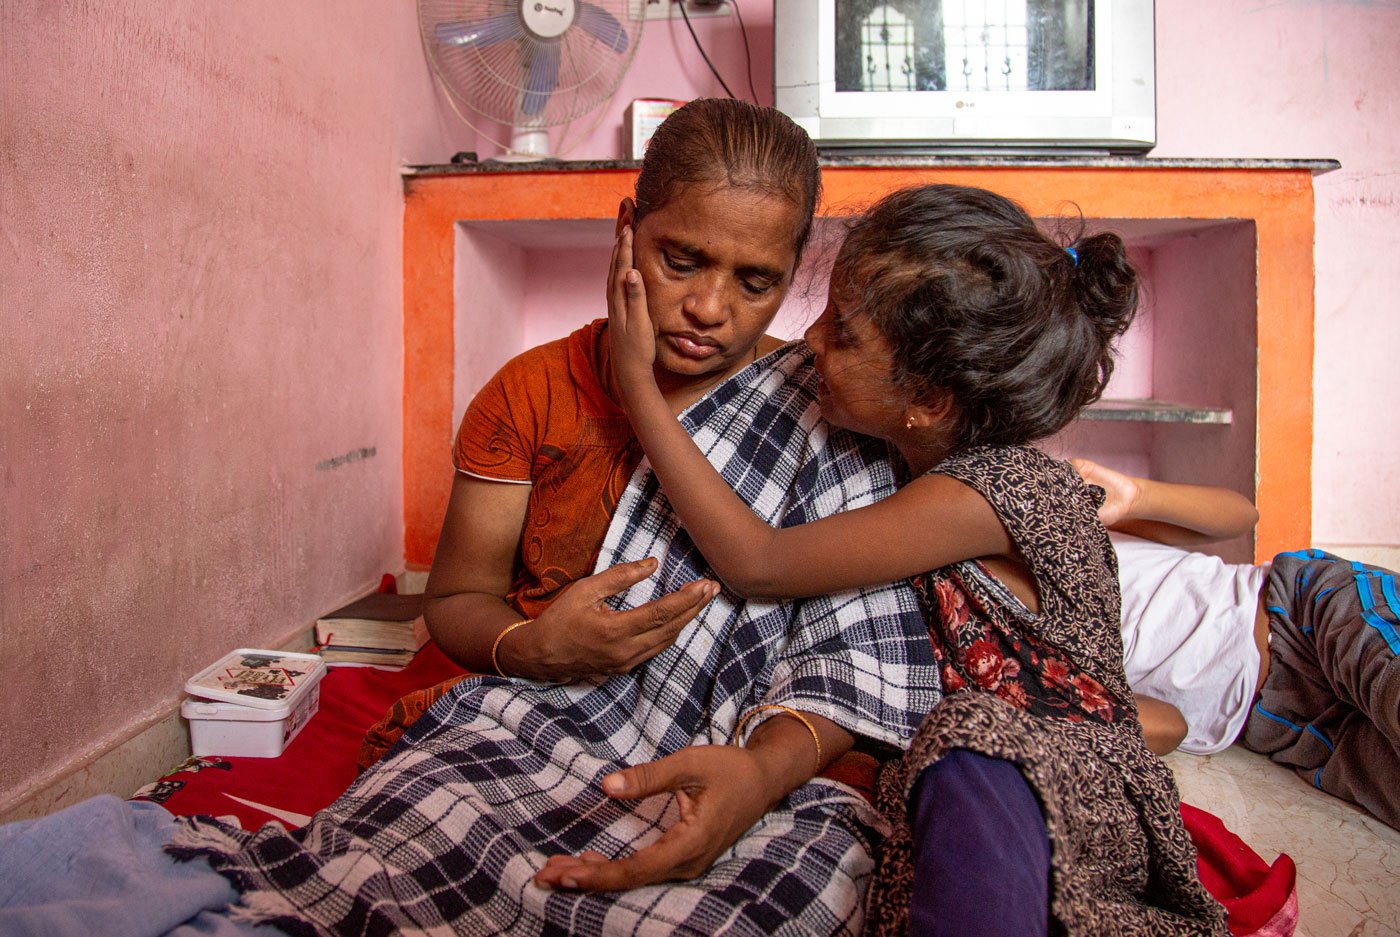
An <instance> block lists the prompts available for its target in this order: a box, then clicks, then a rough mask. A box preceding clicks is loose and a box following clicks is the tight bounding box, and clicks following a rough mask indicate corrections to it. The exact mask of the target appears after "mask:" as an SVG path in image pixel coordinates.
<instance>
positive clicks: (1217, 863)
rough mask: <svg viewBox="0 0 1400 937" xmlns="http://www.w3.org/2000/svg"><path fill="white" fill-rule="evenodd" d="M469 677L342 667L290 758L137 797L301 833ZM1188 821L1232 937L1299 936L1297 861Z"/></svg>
mask: <svg viewBox="0 0 1400 937" xmlns="http://www.w3.org/2000/svg"><path fill="white" fill-rule="evenodd" d="M461 673H462V670H461V668H460V667H458V666H457V665H456V664H453V663H452V662H451V661H449V660H448V659H447V658H446V657H444V656H443V654H442V652H441V651H439V650H438V648H437V645H436V644H433V643H431V642H429V643H428V645H427V646H426V647H424V648H423V650H421V651H419V652H418V655H417V656H416V657H415V658H414V660H413V663H411V664H409V666H407V667H405V668H404V669H403V670H401V671H385V670H373V669H370V668H362V667H336V668H332V669H331V670H330V672H329V673H328V674H326V677H325V679H323V680H322V681H321V706H320V711H319V712H318V713H317V714H316V715H315V716H314V717H313V718H312V719H311V721H310V722H309V723H307V725H306V727H305V728H303V729H302V730H301V733H300V734H299V735H298V736H297V737H296V738H295V739H293V740H292V742H291V744H290V745H288V746H287V748H286V750H285V751H283V752H282V754H281V756H279V757H277V758H235V757H228V758H221V757H213V756H210V757H204V758H191V759H189V760H188V761H186V762H185V763H184V764H182V765H180V766H178V767H177V768H176V769H175V770H174V771H172V772H170V773H169V774H167V775H165V776H164V777H162V778H161V779H160V780H158V781H156V782H154V783H153V784H149V785H147V786H146V787H144V788H142V789H141V790H140V791H138V792H137V793H136V794H135V795H134V796H133V798H132V799H133V800H150V801H154V802H156V803H159V804H162V805H164V807H165V808H166V809H167V810H169V811H170V812H171V813H174V814H177V815H181V816H192V815H194V814H209V815H213V816H223V817H228V816H232V817H234V818H236V819H237V821H238V823H239V825H241V826H242V827H243V828H244V829H250V830H252V829H257V828H258V827H260V826H262V825H263V824H264V823H268V822H270V821H277V822H280V823H282V824H284V825H285V826H288V827H295V826H299V825H301V823H303V822H304V818H305V817H308V816H310V815H311V814H313V813H315V812H316V811H317V810H320V809H321V808H322V807H325V806H326V805H328V804H329V803H330V802H331V801H333V800H335V799H336V797H338V796H339V795H340V794H341V792H342V791H344V790H345V789H346V788H347V787H348V786H349V785H350V782H351V781H353V780H354V779H355V776H356V773H357V768H356V757H357V755H358V754H359V751H360V745H361V743H362V742H363V741H364V739H365V733H366V732H367V731H368V730H369V729H370V727H371V726H373V725H374V724H375V723H376V722H377V721H379V720H380V719H381V718H382V717H383V716H384V714H385V712H386V711H387V710H388V709H389V707H390V706H392V705H393V704H394V703H395V702H396V701H398V700H399V699H400V697H402V696H404V695H405V694H408V693H412V692H414V691H416V690H420V689H422V688H424V687H429V686H432V685H434V684H436V683H439V682H441V681H443V680H446V679H448V678H449V677H454V676H458V675H460V674H461ZM842 765H843V769H844V773H843V774H842V775H841V777H840V779H841V780H843V781H846V782H847V783H849V784H851V785H852V786H853V787H855V788H857V789H858V790H865V791H868V790H870V789H872V788H873V781H874V772H875V770H876V765H875V762H874V759H869V758H866V759H865V761H863V762H861V761H858V760H848V761H846V762H843V763H842ZM846 775H850V776H849V777H848V776H846ZM866 775H868V777H867V776H866ZM1181 815H1182V819H1183V820H1184V821H1185V823H1186V829H1187V831H1188V832H1189V833H1190V834H1191V839H1192V840H1193V841H1194V842H1195V843H1196V849H1197V851H1198V853H1199V855H1200V860H1199V868H1200V875H1201V881H1202V882H1203V883H1204V884H1205V886H1206V888H1207V889H1209V890H1210V893H1211V894H1212V895H1214V896H1215V897H1216V899H1217V900H1219V901H1220V902H1221V903H1222V904H1223V905H1225V908H1226V910H1227V911H1228V912H1229V923H1230V932H1231V933H1232V934H1235V935H1245V934H1251V935H1257V937H1287V935H1290V934H1292V933H1293V932H1294V929H1295V928H1296V926H1297V923H1298V899H1297V890H1296V888H1295V887H1294V884H1295V879H1296V874H1297V873H1296V869H1295V868H1294V866H1293V860H1292V859H1290V858H1289V857H1288V856H1287V855H1280V856H1279V857H1278V858H1277V859H1275V860H1274V862H1273V864H1272V865H1270V864H1269V863H1266V862H1265V861H1264V860H1263V858H1261V857H1260V856H1259V855H1258V853H1256V852H1254V850H1252V849H1250V848H1249V846H1248V845H1247V844H1246V843H1245V842H1244V841H1243V840H1241V839H1240V838H1239V837H1238V836H1236V835H1235V834H1234V833H1231V832H1230V831H1229V830H1228V829H1226V827H1225V824H1224V823H1223V822H1222V821H1221V820H1220V818H1219V817H1216V816H1214V815H1212V814H1210V813H1207V812H1206V811H1204V810H1200V809H1198V808H1195V807H1192V806H1190V805H1187V804H1183V805H1182V807H1181Z"/></svg>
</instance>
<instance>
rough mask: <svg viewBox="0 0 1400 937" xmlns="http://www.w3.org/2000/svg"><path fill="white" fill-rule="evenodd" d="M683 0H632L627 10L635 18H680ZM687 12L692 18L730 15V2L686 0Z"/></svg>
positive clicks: (720, 0)
mask: <svg viewBox="0 0 1400 937" xmlns="http://www.w3.org/2000/svg"><path fill="white" fill-rule="evenodd" d="M682 2H683V0H631V2H630V3H629V4H628V8H627V12H628V15H629V16H631V18H632V19H634V20H640V19H648V20H668V19H674V20H678V19H680V18H681V3H682ZM684 2H685V4H686V7H685V12H686V13H687V14H689V15H690V18H691V19H699V18H700V17H703V16H728V15H729V4H728V3H727V2H725V0H718V2H714V0H710V2H696V0H684Z"/></svg>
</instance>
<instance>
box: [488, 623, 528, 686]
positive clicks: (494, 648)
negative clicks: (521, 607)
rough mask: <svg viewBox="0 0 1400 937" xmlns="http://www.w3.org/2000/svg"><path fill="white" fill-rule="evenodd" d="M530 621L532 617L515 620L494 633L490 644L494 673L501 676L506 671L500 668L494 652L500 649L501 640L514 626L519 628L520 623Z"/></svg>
mask: <svg viewBox="0 0 1400 937" xmlns="http://www.w3.org/2000/svg"><path fill="white" fill-rule="evenodd" d="M532 621H534V619H533V618H526V619H524V620H523V621H517V622H516V623H515V624H513V625H506V627H505V629H504V630H502V631H501V633H500V634H498V635H496V641H495V643H494V644H492V645H491V666H492V667H495V668H496V673H498V674H500V675H501V676H503V677H504V676H505V675H506V672H505V671H504V670H502V669H501V662H500V661H499V660H497V659H496V652H497V651H499V650H500V649H501V641H503V640H504V639H505V636H506V635H508V634H510V633H511V632H512V631H514V630H515V629H516V628H519V627H520V626H521V625H528V624H529V623H530V622H532Z"/></svg>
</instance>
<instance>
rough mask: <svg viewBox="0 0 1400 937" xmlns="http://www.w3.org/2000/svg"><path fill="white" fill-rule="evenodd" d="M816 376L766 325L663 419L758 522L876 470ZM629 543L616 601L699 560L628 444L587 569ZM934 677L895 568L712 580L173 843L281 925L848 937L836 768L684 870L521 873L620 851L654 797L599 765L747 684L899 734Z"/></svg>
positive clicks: (656, 741)
mask: <svg viewBox="0 0 1400 937" xmlns="http://www.w3.org/2000/svg"><path fill="white" fill-rule="evenodd" d="M816 381H817V378H816V375H815V373H814V372H813V370H812V368H811V356H810V353H809V352H808V351H807V349H806V348H805V346H802V345H796V344H794V345H788V346H785V347H784V348H782V349H779V350H778V351H776V352H774V353H773V354H772V355H769V356H768V357H766V358H764V359H762V360H760V361H758V362H755V363H754V364H752V365H750V366H749V367H748V368H746V369H745V370H744V371H742V372H740V373H739V374H737V375H735V376H734V377H733V378H731V379H730V380H728V381H726V382H725V383H724V384H722V385H721V386H720V387H718V388H716V389H715V390H714V391H713V392H712V393H710V394H709V395H708V396H707V397H705V398H704V399H702V400H701V401H699V402H698V403H696V404H695V405H693V406H692V407H691V408H689V409H688V410H687V411H686V413H685V414H683V416H682V419H683V421H684V422H685V424H686V426H687V428H688V429H689V431H690V432H691V434H692V436H693V437H694V438H695V439H696V441H697V443H698V444H699V445H700V447H701V448H702V449H703V450H704V451H705V452H706V453H707V455H708V457H709V459H710V461H711V462H712V463H713V464H714V465H715V466H716V467H718V468H719V469H720V470H721V471H722V472H723V474H724V476H725V478H726V479H727V480H728V482H729V483H730V485H731V486H733V487H734V488H735V489H736V490H737V491H738V492H739V494H740V496H741V497H743V498H744V500H745V501H746V502H747V503H748V504H750V505H751V506H752V507H753V510H754V511H755V512H756V513H758V514H759V515H760V516H762V517H763V518H765V519H766V520H767V521H769V522H770V523H772V524H775V525H784V526H786V525H792V524H799V523H803V522H806V521H810V520H814V519H816V518H818V517H822V516H825V515H827V514H831V513H834V512H837V511H840V510H843V509H846V508H850V507H855V506H859V505H862V504H868V503H870V502H872V501H875V500H877V499H878V498H880V497H883V496H884V495H886V494H889V493H890V492H891V491H892V490H893V479H892V477H891V473H890V469H889V466H888V464H887V463H886V461H885V460H884V458H883V455H884V453H883V449H882V447H881V446H880V445H879V444H877V443H874V442H871V441H869V440H866V441H863V442H862V441H857V438H856V437H854V436H851V435H848V434H846V433H844V432H842V431H838V430H833V429H831V428H829V427H828V426H827V425H826V424H825V423H823V422H821V421H820V420H819V419H818V411H817V407H816V405H815V387H816ZM645 556H655V557H657V558H658V559H659V560H660V564H659V567H658V570H657V572H656V573H655V574H654V575H653V576H652V577H651V578H650V579H648V580H646V581H644V582H642V583H639V584H637V585H636V586H634V587H633V588H632V589H631V590H629V591H628V592H626V593H624V594H622V595H620V596H618V597H616V599H614V602H615V604H616V605H617V606H618V607H630V606H635V605H637V604H640V603H643V602H646V601H648V600H650V599H652V598H655V597H657V596H659V595H661V594H663V593H665V592H668V591H671V590H672V589H674V588H676V587H678V586H679V585H681V584H682V583H685V582H689V581H691V580H693V579H695V578H697V577H700V576H703V575H706V573H707V572H708V567H707V566H706V564H705V562H704V559H703V558H702V557H701V556H700V555H699V553H698V551H697V550H696V549H695V547H694V546H693V545H692V543H691V542H690V539H689V537H688V536H687V535H686V533H685V532H684V530H682V529H681V528H680V526H679V522H678V520H677V518H676V517H675V516H674V514H673V513H672V512H671V510H670V508H669V505H668V503H667V501H666V499H665V497H664V495H663V494H662V493H661V492H660V490H659V488H658V486H657V483H656V479H655V477H654V476H653V475H652V474H651V473H650V471H649V470H648V468H647V466H646V464H645V463H643V464H642V465H641V466H640V467H639V468H638V470H637V472H636V474H635V475H634V476H633V479H632V481H631V483H630V484H629V486H628V487H627V489H626V490H625V492H624V493H623V495H622V499H621V502H620V503H619V505H618V509H617V513H616V515H615V517H614V519H613V522H612V525H611V527H610V528H609V530H608V534H607V537H606V539H605V541H604V544H603V548H602V551H601V554H600V556H599V560H598V568H600V569H601V568H604V567H607V566H611V565H614V564H616V563H619V562H625V561H628V560H634V559H640V558H642V557H645ZM937 686H938V683H937V674H936V671H935V668H934V664H933V659H932V654H931V650H930V648H929V643H928V638H927V632H926V629H925V624H924V619H923V616H922V615H921V613H920V611H919V607H918V603H917V601H916V599H915V597H914V595H913V593H912V591H911V590H910V589H909V588H908V587H907V585H905V584H898V585H890V586H883V587H879V588H872V589H864V590H852V591H849V592H843V593H838V594H835V595H830V596H821V597H818V598H813V599H807V600H802V601H799V602H790V603H779V602H769V601H745V600H743V599H741V598H739V597H738V596H736V595H734V594H733V593H730V592H728V591H725V592H722V593H721V594H720V595H719V596H718V597H717V598H716V599H715V600H714V601H712V602H711V603H710V604H709V605H708V606H707V607H706V608H705V610H704V611H703V612H702V613H701V614H700V616H699V617H697V619H696V620H695V621H693V622H692V623H691V624H689V625H687V626H686V628H685V629H684V630H683V631H682V633H681V635H680V636H679V638H678V639H677V640H676V643H675V644H674V645H673V646H672V647H670V648H669V649H667V650H666V651H664V652H663V653H661V654H660V655H658V656H657V657H655V658H653V659H652V660H651V661H649V662H647V663H646V664H644V665H643V666H641V667H639V668H637V669H636V670H634V671H633V672H631V673H629V674H625V675H621V676H616V677H611V678H608V679H601V680H597V681H592V682H583V683H577V684H572V685H546V684H538V683H532V682H529V681H523V680H512V679H503V678H498V677H473V678H469V679H466V680H463V681H462V682H460V683H459V684H457V685H456V686H455V687H453V688H452V689H451V690H450V691H449V692H448V693H446V694H445V695H444V696H443V698H442V699H440V700H439V701H438V702H437V703H436V704H434V705H433V707H432V708H431V709H430V710H429V711H428V712H427V713H426V714H424V715H423V717H422V718H420V719H419V720H418V721H417V722H415V723H414V725H413V726H412V727H411V728H410V729H409V730H408V732H407V733H405V735H404V737H403V739H402V740H401V741H400V742H399V743H398V744H397V745H396V746H395V747H394V748H393V749H392V750H391V751H390V752H389V754H388V755H387V756H386V757H385V758H384V759H383V760H382V761H380V762H379V763H378V764H376V765H375V766H374V767H372V768H371V769H370V770H368V771H366V772H365V773H364V774H363V775H361V777H360V778H359V779H358V780H357V781H356V782H355V784H354V785H352V786H351V788H350V789H349V790H348V791H347V792H346V793H345V794H344V795H343V796H342V797H341V798H340V799H339V800H338V801H336V802H335V803H334V804H332V805H331V806H330V807H329V808H327V809H325V810H323V811H321V812H320V813H318V814H317V815H316V816H315V817H314V818H313V819H312V820H311V821H310V823H308V825H307V826H305V827H303V828H302V829H300V830H296V831H293V832H291V833H288V832H286V831H284V830H282V829H280V828H278V827H275V826H266V827H263V829H261V830H259V831H257V832H245V831H242V830H237V829H232V828H229V827H227V826H224V825H221V824H220V823H218V822H217V821H214V820H210V819H208V818H197V819H194V820H191V821H188V822H187V823H186V825H185V826H184V827H183V828H182V830H181V832H180V833H179V834H177V837H176V839H175V842H174V844H173V845H172V847H171V851H172V852H173V853H175V854H176V855H177V856H180V857H189V856H193V855H203V856H205V857H207V858H208V860H209V861H210V862H211V863H212V865H213V866H214V868H215V869H217V870H218V871H220V872H221V873H222V874H224V875H225V876H226V877H228V878H229V879H230V880H231V881H232V882H233V883H234V884H235V886H236V887H237V888H238V890H239V891H240V892H241V895H242V902H241V905H240V906H239V907H238V908H235V909H234V910H233V912H232V913H233V914H234V915H236V916H241V917H244V918H246V919H251V920H259V921H270V922H273V923H275V924H276V925H277V926H278V927H280V928H282V929H283V930H285V931H286V932H288V933H290V934H384V933H406V934H453V933H456V934H496V933H509V934H513V935H514V934H521V935H533V934H561V935H562V934H626V935H638V937H640V935H651V934H656V935H661V934H668V935H669V934H681V935H697V937H698V935H702V934H703V935H713V934H719V933H723V934H753V935H760V934H761V935H764V937H770V935H780V934H857V933H859V931H860V928H861V924H862V912H861V904H862V898H863V895H864V891H865V888H866V886H867V884H868V881H869V878H870V876H871V874H872V870H873V860H872V852H873V850H874V848H875V846H876V844H877V843H878V842H879V839H880V837H881V836H882V834H883V825H882V821H881V820H880V818H879V816H878V815H877V814H876V813H875V812H874V811H873V810H872V809H871V808H870V807H869V806H868V804H867V803H866V802H865V801H864V800H863V799H862V798H861V797H860V796H859V795H858V794H857V793H855V792H854V791H853V790H852V789H851V788H849V787H847V786H845V785H843V784H840V783H838V782H835V781H831V780H826V779H816V780H813V781H810V782H808V783H807V784H805V785H803V786H802V787H800V788H798V789H797V790H796V791H794V792H793V793H792V794H791V795H789V796H788V797H787V798H785V799H784V800H783V801H782V802H781V803H780V804H779V805H778V807H777V808H775V809H774V810H772V811H771V812H770V813H768V814H767V815H766V816H765V817H764V819H763V820H761V821H760V822H759V823H758V824H756V825H755V826H754V827H753V828H751V829H750V830H749V831H748V832H747V833H746V834H745V835H744V836H743V837H742V838H741V839H740V841H739V842H738V843H737V844H735V846H734V847H733V848H731V849H730V850H729V851H727V852H726V853H725V854H724V855H722V856H721V857H720V858H719V860H718V861H717V862H716V863H715V864H714V865H713V866H712V867H711V869H710V870H709V871H708V872H707V873H705V874H704V875H702V876H701V877H699V878H697V879H694V880H691V881H687V882H679V883H669V884H665V885H655V886H648V887H645V888H639V889H635V890H632V891H627V892H618V893H608V894H580V893H572V892H553V891H545V890H542V889H539V888H537V887H535V886H534V885H533V884H532V881H531V879H532V877H533V875H534V873H535V872H536V871H537V870H538V869H539V868H540V867H541V866H542V865H543V864H544V862H545V859H546V858H547V857H548V856H550V855H553V854H557V853H563V852H570V853H574V852H578V851H580V850H583V849H594V850H597V851H599V852H601V853H603V854H604V855H607V856H621V855H626V854H628V853H630V852H632V851H634V850H636V849H638V848H641V847H643V846H645V845H647V844H648V843H651V842H653V841H655V840H656V839H657V838H658V837H659V836H660V835H661V834H662V832H663V831H664V830H665V829H666V828H667V827H668V826H670V825H671V824H672V823H673V822H674V821H675V805H674V800H673V798H671V797H670V796H661V797H653V798H649V799H647V800H644V801H640V802H634V801H623V802H618V801H613V800H610V799H609V798H607V797H605V796H603V794H602V793H601V790H600V789H599V786H598V781H599V779H600V778H602V777H603V775H605V774H608V773H609V772H611V771H614V770H616V769H618V768H620V767H624V766H627V765H633V764H638V763H641V762H645V761H649V760H653V759H655V758H658V757H661V756H664V755H667V754H669V753H672V752H675V751H677V750H679V749H681V748H683V747H685V746H689V745H724V744H730V743H733V742H738V741H742V740H740V739H736V738H734V728H735V726H736V725H737V724H738V722H739V719H740V718H741V717H742V716H743V715H744V714H745V713H746V712H748V711H749V710H751V709H752V708H754V707H755V706H758V705H761V704H763V703H780V704H784V705H787V706H791V707H794V708H798V709H802V710H804V711H807V712H812V713H817V714H820V715H823V716H826V717H827V718H829V719H832V720H833V721H835V722H837V723H839V724H840V725H842V726H844V727H845V728H846V729H848V730H849V731H850V732H852V733H853V734H855V735H856V736H858V737H862V738H864V739H866V740H870V741H873V742H876V743H885V744H888V745H893V746H901V747H902V746H903V745H905V744H906V743H907V742H908V740H909V739H910V738H911V737H912V735H913V733H914V731H915V729H916V728H917V726H918V724H919V722H920V720H921V719H922V718H923V716H924V715H925V714H926V713H927V712H928V711H929V710H930V709H931V708H932V707H933V706H934V704H935V703H936V702H937V700H938V691H937ZM772 713H773V711H765V712H763V713H761V714H759V715H757V716H755V717H754V718H753V719H751V720H749V722H748V724H747V726H746V731H747V730H748V729H750V728H751V727H754V726H756V725H758V724H759V723H760V722H761V721H762V719H763V718H764V717H767V716H771V715H772Z"/></svg>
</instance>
